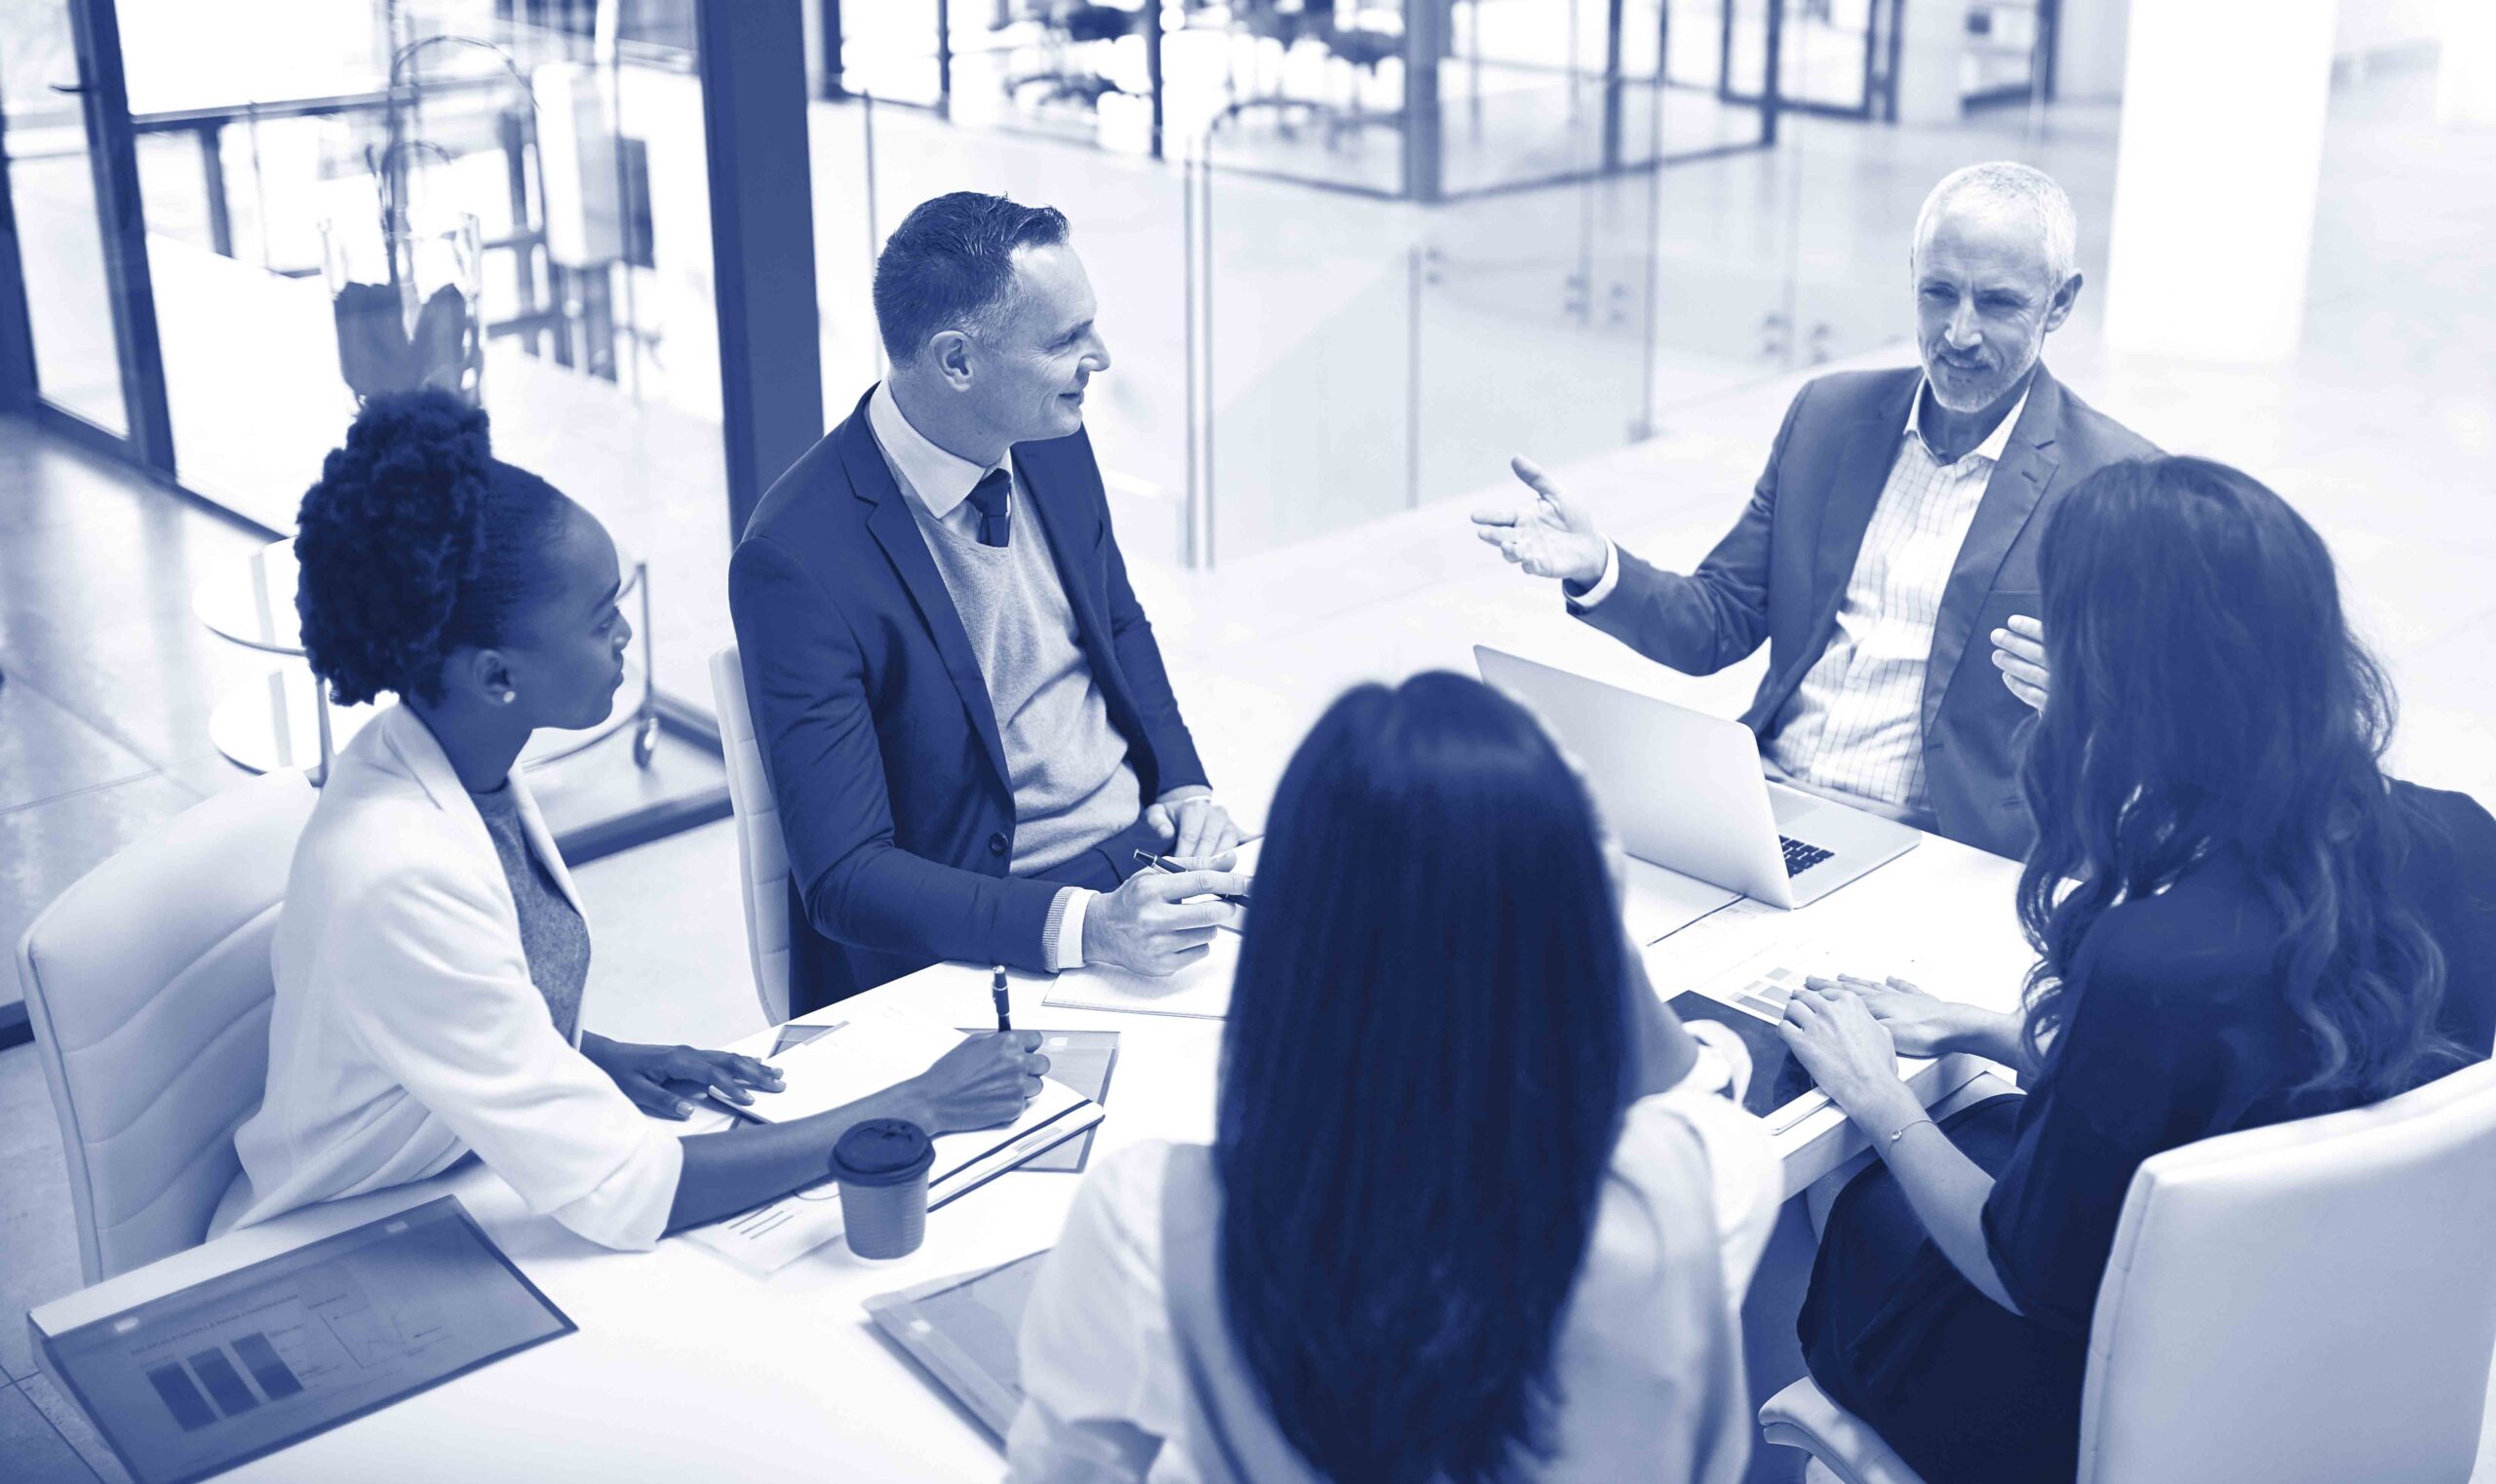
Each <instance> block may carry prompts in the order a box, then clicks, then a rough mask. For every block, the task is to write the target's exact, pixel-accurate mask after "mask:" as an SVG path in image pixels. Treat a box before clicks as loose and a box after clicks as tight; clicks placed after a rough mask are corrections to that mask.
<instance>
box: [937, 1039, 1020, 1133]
mask: <svg viewBox="0 0 2496 1484" xmlns="http://www.w3.org/2000/svg"><path fill="white" fill-rule="evenodd" d="M1048 1070H1049V1059H1048V1058H1047V1057H1045V1056H1042V1055H1040V1033H1038V1032H1037V1031H990V1032H983V1033H981V1034H979V1035H970V1036H965V1037H964V1038H963V1040H962V1043H961V1044H960V1045H958V1046H956V1047H955V1048H954V1049H953V1050H951V1051H948V1052H946V1053H945V1054H944V1055H943V1056H940V1057H938V1058H937V1059H936V1062H935V1065H933V1066H931V1067H929V1068H928V1069H927V1070H926V1071H925V1072H922V1073H920V1074H918V1075H917V1076H916V1077H914V1078H912V1082H913V1083H914V1084H915V1085H914V1087H913V1089H912V1090H913V1091H914V1092H915V1093H916V1094H917V1101H918V1102H919V1104H920V1106H921V1110H922V1112H921V1115H920V1116H919V1118H918V1119H917V1121H918V1122H919V1124H920V1125H921V1126H922V1127H924V1128H925V1129H926V1130H927V1131H928V1132H929V1133H930V1134H954V1133H960V1132H962V1131H963V1130H965V1129H972V1128H993V1127H995V1125H997V1124H999V1123H1011V1122H1013V1121H1014V1120H1015V1119H1017V1118H1019V1117H1021V1116H1023V1110H1024V1109H1026V1108H1028V1107H1030V1106H1031V1103H1032V1100H1033V1099H1034V1098H1036V1097H1038V1096H1039V1095H1040V1078H1042V1077H1043V1076H1046V1075H1047V1074H1048Z"/></svg>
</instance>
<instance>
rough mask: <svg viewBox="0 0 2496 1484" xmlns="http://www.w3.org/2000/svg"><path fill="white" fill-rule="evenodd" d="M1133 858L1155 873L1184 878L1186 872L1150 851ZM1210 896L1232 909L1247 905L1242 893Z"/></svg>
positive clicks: (1142, 852) (1168, 859)
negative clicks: (1163, 872)
mask: <svg viewBox="0 0 2496 1484" xmlns="http://www.w3.org/2000/svg"><path fill="white" fill-rule="evenodd" d="M1135 858H1136V860H1137V861H1138V862H1140V863H1141V864H1143V865H1147V866H1150V867H1152V868H1153V869H1154V870H1156V871H1167V872H1169V873H1171V874H1172V875H1174V876H1185V875H1186V874H1187V872H1188V868H1187V867H1185V866H1182V865H1180V864H1179V863H1178V862H1176V861H1174V860H1172V859H1171V858H1170V857H1168V856H1166V855H1155V854H1153V853H1152V852H1151V851H1150V850H1138V851H1137V852H1136V853H1135ZM1211 895H1212V896H1213V897H1214V898H1215V899H1216V900H1217V901H1223V902H1228V903H1229V904H1230V905H1231V906H1233V907H1245V906H1247V905H1248V893H1246V892H1244V891H1242V892H1238V893H1235V894H1234V893H1231V892H1228V891H1217V892H1213V893H1211Z"/></svg>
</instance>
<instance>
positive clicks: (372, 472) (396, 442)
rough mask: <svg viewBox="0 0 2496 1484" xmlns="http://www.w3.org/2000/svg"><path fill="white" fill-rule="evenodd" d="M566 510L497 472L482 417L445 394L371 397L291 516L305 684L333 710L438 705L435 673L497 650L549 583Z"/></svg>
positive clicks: (509, 472) (553, 496) (557, 495)
mask: <svg viewBox="0 0 2496 1484" xmlns="http://www.w3.org/2000/svg"><path fill="white" fill-rule="evenodd" d="M566 503H567V502H566V501H565V497H564V495H563V493H562V492H561V491H560V490H558V489H556V488H555V487H554V486H552V485H549V484H547V483H546V482H545V481H544V480H542V479H539V478H538V477H537V476H535V475H533V474H530V473H528V472H527V471H526V470H523V469H515V468H513V467H512V466H511V465H509V464H505V463H501V462H498V461H497V460H496V459H495V458H494V456H493V451H492V447H491V445H490V443H489V442H488V440H487V434H486V414H485V412H484V411H483V410H479V409H477V408H472V407H469V406H467V405H466V404H464V403H462V402H460V401H459V400H458V399H457V398H454V397H452V396H450V395H449V394H448V393H447V392H443V391H439V390H427V391H421V392H412V393H408V394H404V395H391V396H381V397H374V398H372V399H370V401H368V402H366V403H365V405H364V409H363V410H362V411H360V412H358V413H357V414H356V419H355V423H354V425H353V426H352V427H350V428H348V429H347V440H346V446H345V447H344V448H339V449H331V450H330V453H329V456H328V457H327V458H326V459H324V460H323V461H322V464H321V481H320V483H319V484H316V485H314V486H313V487H312V488H310V489H309V490H307V491H305V492H304V495H303V508H302V510H301V512H300V513H299V514H298V515H297V516H296V517H295V525H296V533H295V537H294V557H295V561H296V563H297V564H298V565H299V566H300V567H301V568H302V577H301V580H300V582H299V583H298V584H297V586H296V588H295V593H294V608H295V612H296V614H297V615H298V616H299V617H300V618H301V619H302V624H303V648H304V653H305V656H306V657H307V658H308V659H309V660H310V661H311V665H312V672H313V673H314V674H315V675H317V676H319V677H320V678H321V679H322V680H324V681H327V682H328V683H329V684H330V687H331V690H332V691H333V692H334V693H335V695H336V698H337V701H338V703H339V704H340V705H345V706H353V705H356V704H358V703H361V702H364V701H370V700H371V699H372V698H373V697H374V696H375V695H377V694H379V693H380V692H382V691H385V690H387V691H393V692H395V693H397V694H398V695H400V696H403V697H407V698H409V699H415V700H426V701H431V700H436V699H439V698H440V695H441V690H442V662H443V659H444V657H445V656H447V655H448V654H449V653H451V651H453V650H455V649H459V648H462V647H473V646H483V645H487V644H498V643H501V642H503V640H504V638H505V635H506V631H507V626H508V624H509V623H510V620H511V617H512V615H513V613H514V612H515V611H517V610H518V608H519V607H520V606H521V605H523V604H524V603H526V601H528V600H529V599H531V598H533V597H535V596H536V595H538V594H539V593H541V592H544V591H548V590H550V589H551V588H552V587H553V586H554V585H555V582H556V578H555V573H554V565H553V563H552V562H550V561H549V560H548V553H549V551H550V550H551V548H552V547H553V544H554V542H555V539H556V537H557V536H558V535H559V534H560V533H561V531H562V529H563V516H564V507H565V504H566Z"/></svg>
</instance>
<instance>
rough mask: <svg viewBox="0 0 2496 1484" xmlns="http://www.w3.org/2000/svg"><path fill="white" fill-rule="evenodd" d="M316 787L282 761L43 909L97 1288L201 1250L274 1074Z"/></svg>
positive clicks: (24, 964) (50, 1017) (65, 1108)
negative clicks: (275, 961) (297, 885)
mask: <svg viewBox="0 0 2496 1484" xmlns="http://www.w3.org/2000/svg"><path fill="white" fill-rule="evenodd" d="M319 797H320V796H319V795H318V794H317V793H316V792H315V791H314V790H313V788H312V786H311V785H310V784H309V783H308V782H306V781H305V779H304V776H303V775H302V774H301V773H295V772H279V773H271V774H268V775H267V776H265V777H262V778H259V779H257V780H255V781H254V782H252V783H248V784H245V785H243V786H242V787H239V788H235V789H229V790H227V791H226V792H224V793H222V794H218V795H217V796H215V798H213V799H210V800H208V801H205V802H203V803H199V804H195V805H193V806H192V807H191V808H189V809H187V810H185V811H183V813H182V814H180V815H179V816H178V817H176V819H175V820H174V821H173V822H172V823H171V824H169V825H167V826H166V827H165V828H164V829H162V830H160V831H158V832H157V833H156V834H154V835H152V836H149V837H147V838H146V839H144V840H138V841H137V842H135V843H133V844H132V845H130V846H129V847H128V848H126V849H124V850H123V851H122V852H121V853H120V854H118V855H115V856H114V857H113V858H112V859H110V860H108V861H106V862H104V863H103V864H102V865H100V866H98V867H97V868H96V869H95V870H93V871H91V872H89V873H88V874H87V875H86V876H84V877H82V878H80V879H79V880H78V881H77V882H76V884H74V885H72V886H71V887H70V888H69V889H68V890H67V891H64V892H62V893H61V894H60V895H59V898H57V899H56V900H55V901H54V902H53V904H52V905H51V906H50V907H48V908H46V909H44V913H43V916H41V917H39V918H36V919H35V923H34V925H33V926H32V927H29V928H27V929H26V934H25V936H24V937H23V938H22V939H20V941H19V944H18V982H19V984H20V986H21V987H22V988H23V990H24V992H25V996H26V1014H27V1018H28V1019H29V1020H30V1021H31V1022H32V1023H33V1026H34V1035H35V1046H36V1048H37V1049H36V1055H37V1056H38V1057H39V1058H40V1059H41V1061H42V1062H43V1072H44V1079H45V1080H46V1081H48V1082H50V1083H51V1084H52V1105H53V1111H54V1113H55V1114H56V1115H57V1116H58V1117H59V1119H60V1143H61V1147H62V1150H63V1151H64V1152H65V1153H66V1154H67V1157H68V1162H69V1198H70V1206H71V1210H72V1212H73V1214H74V1215H75V1217H76V1220H77V1223H78V1266H79V1269H80V1270H81V1271H83V1272H84V1273H85V1274H86V1281H87V1282H89V1283H96V1282H100V1281H101V1280H103V1279H105V1278H108V1277H111V1276H113V1275H114V1274H115V1273H119V1272H127V1271H128V1270H130V1269H133V1268H137V1267H140V1266H142V1265H144V1264H147V1263H151V1262H154V1261H155V1260H156V1259H158V1258H160V1257H164V1256H166V1255H168V1254H170V1253H175V1252H179V1251H181V1250H183V1249H184V1248H186V1247H193V1246H197V1245H198V1244H199V1243H200V1242H201V1241H202V1240H203V1239H205V1238H206V1237H207V1235H208V1224H209V1219H210V1218H211V1217H212V1216H214V1215H215V1213H216V1204H217V1202H218V1201H219V1200H220V1199H222V1198H223V1196H224V1194H225V1188H226V1187H227V1186H228V1185H229V1184H231V1183H232V1181H233V1179H234V1175H235V1172H236V1171H237V1170H238V1169H239V1168H240V1167H241V1165H240V1161H239V1160H238V1159H237V1158H236V1157H235V1153H234V1131H235V1130H236V1129H237V1128H239V1127H241V1126H242V1123H243V1120H244V1119H245V1118H248V1117H250V1116H251V1114H252V1112H253V1111H254V1109H256V1108H258V1107H259V1103H260V1094H261V1090H262V1088H263V1087H264V1086H265V1084H266V1083H267V1080H268V1061H269V1033H268V1025H269V1002H270V999H271V997H272V996H274V995H275V993H276V983H275V981H274V979H273V978H272V975H271V971H270V967H269V942H270V939H271V938H272V937H273V936H274V934H275V933H276V930H277V917H278V906H279V904H280V903H281V902H282V901H283V900H284V898H285V895H286V877H287V870H288V868H289V866H290V865H291V864H292V861H293V859H294V841H295V839H296V837H297V836H299V835H301V834H302V833H303V824H304V821H305V820H306V819H308V818H310V817H311V814H312V804H313V801H315V800H316V799H318V798H319Z"/></svg>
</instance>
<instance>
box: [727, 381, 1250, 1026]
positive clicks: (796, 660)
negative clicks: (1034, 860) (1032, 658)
mask: <svg viewBox="0 0 2496 1484" xmlns="http://www.w3.org/2000/svg"><path fill="white" fill-rule="evenodd" d="M1013 456H1014V465H1015V470H1016V472H1017V474H1018V475H1019V476H1020V480H1021V497H1020V498H1019V499H1018V500H1017V501H1016V505H1015V511H1014V519H1015V520H1017V521H1026V520H1033V519H1037V520H1038V521H1039V522H1040V525H1041V527H1043V528H1044V529H1046V531H1047V532H1048V538H1049V546H1050V548H1051V550H1052V552H1053V553H1054V554H1055V557H1056V561H1057V573H1058V580H1059V581H1060V582H1061V583H1062V584H1063V585H1064V587H1065V590H1066V597H1067V603H1068V605H1069V606H1070V607H1072V608H1073V610H1074V619H1075V625H1076V628H1077V630H1078V632H1079V635H1080V639H1081V644H1082V647H1083V654H1084V658H1085V659H1086V660H1087V661H1089V662H1090V665H1091V669H1092V682H1093V683H1094V684H1096V685H1098V686H1100V687H1101V692H1102V695H1103V697H1104V699H1105V700H1106V701H1107V702H1108V706H1109V713H1110V721H1111V722H1112V725H1114V726H1115V727H1116V728H1117V731H1118V734H1119V735H1120V736H1122V737H1124V738H1125V739H1126V743H1127V758H1128V761H1129V762H1131V763H1132V764H1133V765H1134V767H1135V770H1136V775H1137V777H1138V779H1139V780H1140V781H1141V782H1142V784H1143V788H1144V797H1145V798H1146V799H1147V800H1151V799H1155V798H1158V797H1159V796H1160V795H1162V794H1164V793H1166V792H1168V791H1169V790H1171V789H1174V788H1180V787H1184V786H1186V785H1189V784H1201V783H1203V782H1205V781H1206V780H1205V774H1204V766H1203V764H1202V763H1201V762H1198V761H1197V759H1196V749H1195V743H1194V741H1193V739H1191V738H1190V737H1189V735H1188V728H1187V724H1186V723H1185V722H1182V721H1181V720H1180V717H1179V703H1178V701H1177V699H1176V698H1175V697H1173V696H1172V694H1171V692H1170V679H1169V676H1168V675H1167V673H1166V672H1165V671H1164V670H1163V668H1162V664H1161V650H1160V646H1159V645H1158V644H1155V643H1154V642H1153V638H1152V625H1151V624H1150V623H1149V622H1148V621H1147V620H1146V618H1145V615H1144V608H1143V607H1142V605H1139V604H1138V603H1137V602H1136V598H1135V593H1134V591H1133V590H1132V589H1130V588H1129V587H1128V585H1127V571H1126V563H1125V560H1124V559H1123V558H1122V557H1120V555H1119V554H1118V542H1117V537H1116V536H1115V535H1113V534H1112V532H1111V529H1110V509H1109V502H1108V499H1107V497H1106V496H1105V495H1104V493H1103V491H1102V488H1101V470H1100V466H1099V465H1098V464H1096V463H1095V462H1094V461H1093V457H1092V444H1091V440H1090V438H1089V437H1088V436H1087V435H1085V434H1083V433H1080V432H1078V433H1075V434H1073V436H1071V437H1067V438H1059V439H1052V440H1049V441H1046V442H1040V443H1026V444H1019V445H1017V446H1016V447H1015V449H1014V455H1013ZM909 499H910V497H909V496H908V495H906V494H904V493H903V492H902V490H901V487H900V486H899V485H898V484H896V483H895V482H894V479H893V476H892V470H891V468H890V466H889V465H887V464H886V463H885V462H884V455H883V452H882V450H881V449H879V448H878V445H877V443H876V439H875V435H874V434H873V433H872V432H870V431H869V429H868V426H867V404H866V400H865V399H864V398H861V399H860V401H859V404H858V407H857V409H856V410H854V411H852V412H851V413H850V415H849V416H848V418H847V419H846V420H844V421H843V422H842V423H841V424H840V426H839V427H837V428H835V429H833V430H832V432H831V433H829V434H828V435H826V436H825V437H824V439H823V440H822V441H821V442H819V443H817V444H816V445H815V446H814V447H813V448H812V449H808V450H807V451H806V453H805V455H804V456H803V457H801V458H800V459H799V460H798V462H797V463H796V464H794V465H792V466H791V468H790V470H789V472H788V473H786V474H784V475H782V476H781V477H780V479H779V481H778V482H777V483H775V484H773V485H772V487H771V488H770V490H769V492H768V493H766V494H764V495H763V497H762V503H761V505H759V506H757V507H756V508H755V512H754V516H753V518H752V519H751V520H750V521H748V522H747V523H746V529H745V536H744V539H743V540H741V541H739V542H738V543H737V549H736V555H735V557H734V558H733V559H732V560H731V561H730V563H729V566H728V604H729V607H730V609H731V610H732V612H733V614H734V616H735V619H736V631H737V644H738V647H739V649H740V650H741V652H742V654H743V657H744V669H745V683H746V695H747V699H748V701H749V703H750V704H751V705H752V706H753V708H754V724H755V734H756V736H757V738H758V739H759V740H760V741H761V747H762V761H763V769H764V771H765V773H766V774H767V775H768V776H769V777H770V779H771V786H772V790H773V793H774V795H775V797H776V798H777V800H778V801H779V805H780V820H781V831H782V834H783V835H784V837H785V838H786V840H787V843H788V848H789V870H790V890H791V892H792V901H791V913H790V918H791V922H790V936H791V939H792V942H791V945H790V948H791V954H790V969H789V991H790V995H789V997H790V1006H791V1009H792V1010H793V1011H802V1010H806V1009H811V1008H813V1007H815V1006H818V1005H822V1004H826V1003H829V1002H831V1001H832V1000H835V999H839V998H842V997H844V996H848V995H852V994H855V993H857V992H858V991H860V990H864V989H868V988H871V987H872V986H875V985H878V984H881V983H883V982H884V981H885V980H888V979H894V978H898V977H899V976H901V975H903V974H906V973H909V972H911V971H912V970H914V969H917V968H921V967H924V966H925V965H926V964H928V963H931V962H934V961H936V960H938V959H947V958H952V959H969V960H972V961H975V962H980V963H1010V964H1014V965H1017V966H1019V967H1023V968H1029V969H1046V968H1048V967H1050V965H1049V964H1048V963H1047V962H1045V961H1044V958H1043V955H1042V945H1041V937H1042V932H1043V929H1044V927H1045V925H1046V922H1047V918H1048V910H1049V904H1050V902H1051V901H1052V900H1053V899H1054V898H1055V897H1056V895H1057V893H1058V891H1059V889H1060V888H1059V886H1058V885H1057V884H1055V883H1053V882H1049V881H1045V880H1037V879H1021V878H1016V877H1014V876H1012V875H1010V874H1008V871H1007V867H1008V865H1009V863H1010V862H1011V861H1012V860H1013V858H1014V793H1013V789H1012V787H1011V785H1010V784H1009V782H1008V781H1007V780H1008V776H1009V775H1008V773H1007V771H1006V765H1005V748H1004V743H1003V741H1002V740H1001V739H1000V737H999V736H998V733H997V728H996V717H995V712H994V710H993V709H992V708H991V706H990V704H989V697H988V683H987V681H986V679H985V678H984V677H983V676H982V675H981V674H980V669H979V661H978V659H977V657H976V656H975V655H974V654H973V653H972V651H971V645H970V639H969V636H968V635H967V634H965V633H964V631H963V629H962V621H961V617H960V614H959V613H958V612H957V611H956V608H955V606H954V602H953V598H952V596H951V595H950V594H949V593H948V592H947V591H946V588H945V581H944V578H943V577H942V576H941V575H940V574H939V573H938V572H937V569H936V562H935V559H934V558H933V557H931V556H929V555H928V552H927V543H926V537H925V536H924V535H923V534H921V533H920V530H919V528H918V523H917V520H916V518H914V517H913V515H912V514H911V509H910V504H909Z"/></svg>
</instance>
